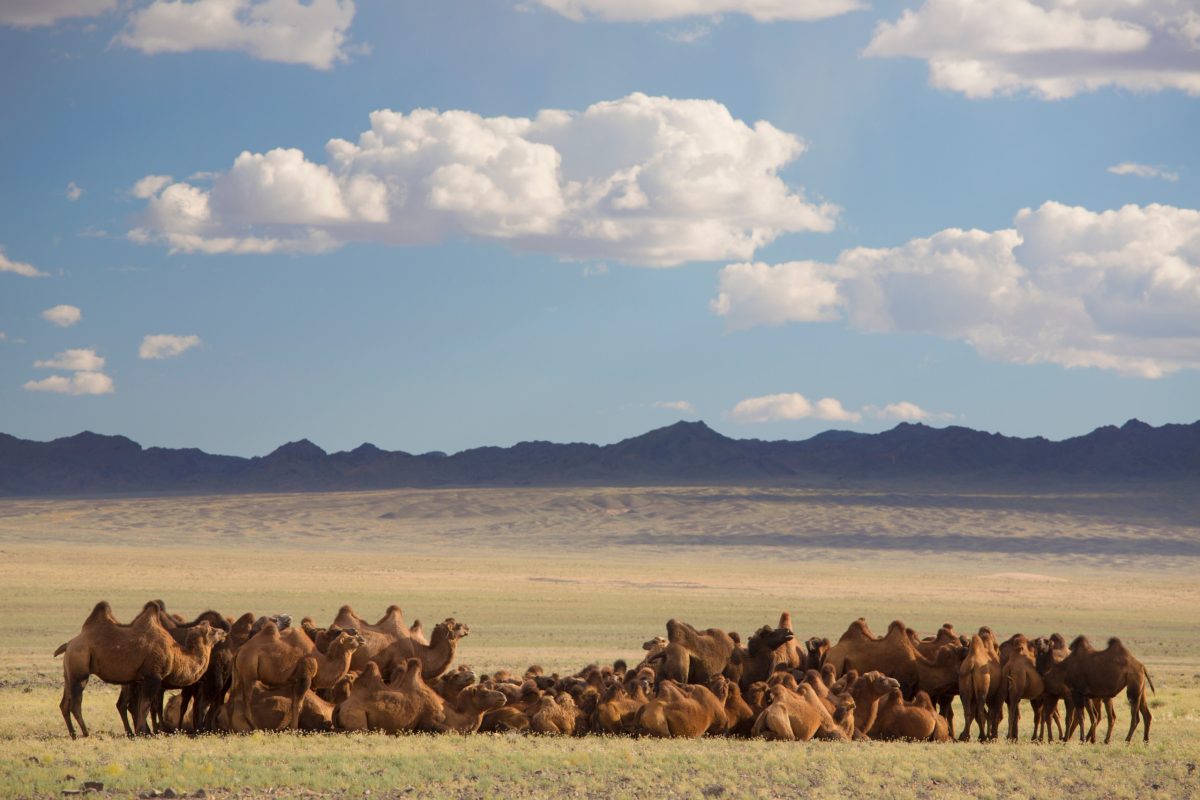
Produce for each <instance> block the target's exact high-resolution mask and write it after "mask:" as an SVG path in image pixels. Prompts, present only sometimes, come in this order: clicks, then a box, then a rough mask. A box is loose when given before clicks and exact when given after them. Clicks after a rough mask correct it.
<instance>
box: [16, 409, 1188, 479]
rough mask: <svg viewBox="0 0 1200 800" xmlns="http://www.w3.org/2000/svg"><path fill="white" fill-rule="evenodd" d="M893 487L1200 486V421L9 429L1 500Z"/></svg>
mask: <svg viewBox="0 0 1200 800" xmlns="http://www.w3.org/2000/svg"><path fill="white" fill-rule="evenodd" d="M880 481H882V482H891V483H906V484H913V483H916V484H920V485H928V486H929V487H930V488H937V487H941V486H946V485H954V486H956V487H962V486H967V485H978V486H981V487H985V486H1009V487H1018V486H1028V487H1044V486H1047V485H1058V484H1062V485H1071V486H1075V487H1079V486H1085V485H1096V486H1114V485H1120V484H1122V483H1124V482H1129V481H1138V482H1142V481H1158V482H1169V483H1177V482H1184V483H1187V482H1191V481H1196V482H1197V486H1198V487H1200V422H1194V423H1191V424H1168V425H1162V426H1159V427H1154V426H1151V425H1147V424H1146V423H1144V422H1140V421H1138V420H1130V421H1129V422H1126V423H1125V424H1124V425H1122V426H1121V427H1119V428H1118V427H1116V426H1112V425H1107V426H1104V427H1102V428H1097V429H1096V430H1094V431H1092V432H1091V433H1088V434H1086V435H1084V436H1077V437H1074V438H1070V439H1064V440H1062V441H1050V440H1048V439H1045V438H1042V437H1040V436H1039V437H1034V438H1019V437H1012V436H1004V435H1001V434H998V433H985V432H982V431H976V430H972V429H971V428H965V427H959V426H950V427H946V428H932V427H929V426H928V425H924V424H920V423H915V424H914V423H901V424H899V425H897V426H896V427H895V428H892V429H891V430H888V431H884V432H882V433H874V434H865V433H855V432H851V431H826V432H825V433H821V434H818V435H816V436H813V437H812V438H810V439H806V440H802V441H763V440H760V439H731V438H729V437H727V436H723V435H722V434H720V433H718V432H716V431H714V430H713V429H712V428H710V427H708V426H707V425H705V424H704V423H703V422H677V423H675V424H674V425H670V426H667V427H665V428H658V429H656V430H652V431H649V432H648V433H644V434H642V435H641V436H635V437H632V438H630V439H625V440H623V441H620V442H617V443H615V444H609V445H595V444H584V443H572V444H555V443H552V442H544V441H533V442H520V443H519V444H516V445H513V446H512V447H478V448H473V449H470V450H463V451H461V452H458V453H455V454H453V455H447V454H445V453H441V452H433V453H424V454H421V455H414V454H411V453H405V452H403V451H387V450H382V449H380V448H378V447H376V446H374V445H372V444H367V443H365V444H362V445H360V446H359V447H356V448H355V449H353V450H349V451H342V452H336V453H326V452H325V451H324V450H323V449H321V448H320V447H318V446H317V445H315V444H313V443H312V442H310V441H308V440H307V439H301V440H300V441H296V442H288V443H287V444H284V445H282V446H280V447H278V448H276V449H275V450H274V451H272V452H271V453H269V454H268V455H265V456H255V457H253V458H242V457H239V456H222V455H212V454H209V453H205V452H203V451H202V450H197V449H195V448H187V449H170V448H162V447H148V448H143V447H142V446H141V445H139V444H138V443H137V442H134V441H133V440H131V439H129V438H127V437H124V436H105V435H101V434H96V433H91V432H89V431H85V432H83V433H78V434H76V435H74V436H68V437H64V438H61V439H55V440H53V441H50V442H36V441H30V440H26V439H18V438H17V437H15V436H9V435H7V434H0V495H3V496H37V495H94V494H147V493H178V494H194V493H201V492H276V491H340V490H353V489H383V488H401V487H438V486H587V485H602V484H607V485H652V484H664V485H669V484H731V485H745V484H769V485H782V486H787V485H793V486H831V485H839V484H848V485H852V484H856V483H868V482H870V483H875V482H880Z"/></svg>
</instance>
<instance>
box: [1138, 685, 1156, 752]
mask: <svg viewBox="0 0 1200 800" xmlns="http://www.w3.org/2000/svg"><path fill="white" fill-rule="evenodd" d="M1141 698H1142V700H1141V702H1140V703H1139V704H1138V706H1139V707H1140V709H1141V712H1142V732H1143V734H1144V736H1143V738H1142V741H1143V742H1145V743H1146V744H1150V720H1152V719H1154V715H1153V714H1151V713H1150V704H1149V703H1147V702H1146V690H1145V689H1142V691H1141Z"/></svg>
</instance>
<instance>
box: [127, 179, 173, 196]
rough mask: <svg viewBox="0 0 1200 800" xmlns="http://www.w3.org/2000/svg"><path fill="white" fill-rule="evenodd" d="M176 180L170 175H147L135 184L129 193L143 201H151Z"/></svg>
mask: <svg viewBox="0 0 1200 800" xmlns="http://www.w3.org/2000/svg"><path fill="white" fill-rule="evenodd" d="M173 180H174V178H172V177H171V176H170V175H147V176H146V177H144V178H142V179H141V180H139V181H138V182H137V183H135V184H134V185H133V186H132V187H131V188H130V189H129V193H130V194H132V195H133V196H134V197H137V198H139V199H141V200H149V199H150V198H151V197H153V196H154V195H156V194H158V193H159V192H161V191H162V190H163V189H165V188H166V187H168V186H170V185H171V182H172V181H173Z"/></svg>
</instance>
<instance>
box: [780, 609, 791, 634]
mask: <svg viewBox="0 0 1200 800" xmlns="http://www.w3.org/2000/svg"><path fill="white" fill-rule="evenodd" d="M779 627H781V628H785V629H786V630H789V631H790V630H792V615H791V613H790V612H787V611H784V612H783V613H782V614H780V615H779Z"/></svg>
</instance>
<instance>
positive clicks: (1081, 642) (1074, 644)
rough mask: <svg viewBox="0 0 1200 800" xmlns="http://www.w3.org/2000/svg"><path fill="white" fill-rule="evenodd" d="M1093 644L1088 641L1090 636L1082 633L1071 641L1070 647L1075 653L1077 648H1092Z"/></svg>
mask: <svg viewBox="0 0 1200 800" xmlns="http://www.w3.org/2000/svg"><path fill="white" fill-rule="evenodd" d="M1091 646H1092V643H1091V642H1090V641H1088V638H1087V637H1086V636H1084V635H1083V634H1080V635H1079V636H1076V637H1075V638H1074V639H1073V640H1072V641H1071V648H1070V649H1071V652H1072V653H1074V652H1075V651H1076V650H1079V649H1080V648H1084V649H1090V648H1091Z"/></svg>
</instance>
